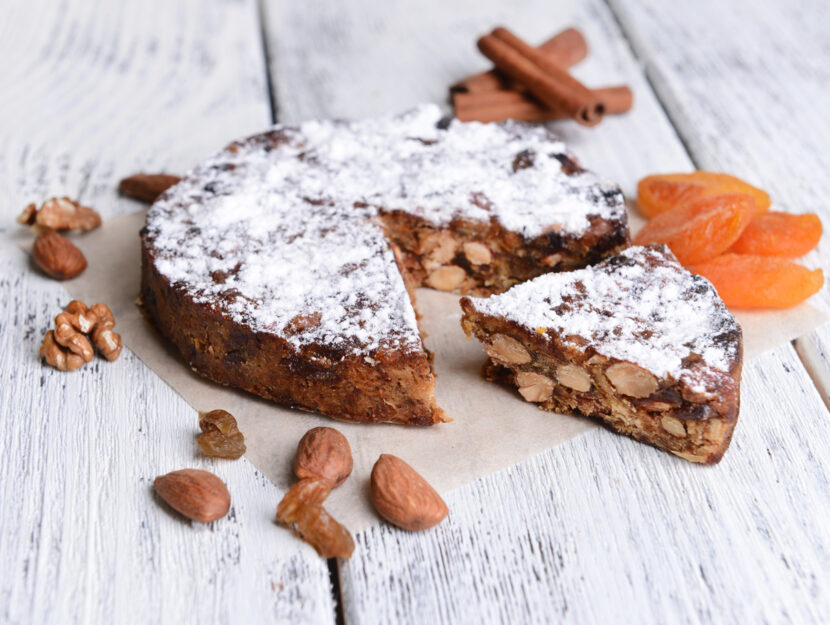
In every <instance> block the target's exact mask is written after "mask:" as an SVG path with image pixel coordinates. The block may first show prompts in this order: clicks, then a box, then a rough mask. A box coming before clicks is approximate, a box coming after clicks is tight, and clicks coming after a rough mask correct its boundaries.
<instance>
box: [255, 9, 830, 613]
mask: <svg viewBox="0 0 830 625" xmlns="http://www.w3.org/2000/svg"><path fill="white" fill-rule="evenodd" d="M669 10H670V8H669V6H668V5H666V6H665V7H664V11H669ZM266 18H267V26H268V34H269V48H270V51H271V59H272V64H271V69H272V71H273V75H272V80H273V82H274V84H275V86H276V89H275V94H276V108H277V110H278V111H279V112H280V118H281V120H283V121H289V122H294V121H298V120H299V119H302V118H306V117H314V116H335V117H357V116H362V115H370V114H376V113H382V112H387V111H393V110H400V109H403V108H406V107H407V106H411V105H412V104H414V103H416V102H419V101H444V99H445V97H446V88H447V86H448V85H449V84H451V83H452V82H454V81H455V80H457V79H458V78H461V77H463V76H465V75H467V74H469V73H471V72H475V71H478V70H482V69H485V68H486V66H487V63H486V61H484V60H483V59H482V58H481V57H480V56H479V55H478V54H477V53H476V51H475V46H474V42H475V39H476V37H477V36H478V35H480V34H482V33H484V32H486V31H488V30H489V29H491V28H492V27H493V26H494V25H496V24H500V23H503V24H505V25H507V26H508V27H509V28H511V29H513V30H515V31H516V32H517V33H519V34H521V35H522V36H524V37H527V38H528V39H529V40H530V41H537V40H538V41H541V40H542V39H544V38H545V37H546V36H549V35H550V34H551V33H552V32H554V31H556V30H558V29H560V28H563V27H565V26H568V25H576V26H578V27H579V28H581V29H583V30H584V32H585V34H586V36H587V39H588V43H589V47H590V53H589V57H588V59H587V60H586V61H585V62H584V63H582V64H580V65H579V66H578V67H577V68H575V69H576V72H577V75H578V76H579V78H580V79H582V80H583V81H584V82H586V83H587V84H589V85H591V84H596V85H598V84H607V83H614V84H616V83H623V82H628V83H629V84H631V85H632V87H633V89H634V92H635V107H634V110H633V111H632V113H630V114H629V115H626V116H622V117H619V118H609V119H607V120H606V121H604V122H603V124H602V125H601V126H600V127H598V128H596V129H585V128H580V127H577V126H576V125H575V124H570V123H567V122H564V123H557V124H554V127H555V128H556V129H557V130H558V131H559V132H560V133H561V134H562V135H563V137H564V138H565V139H566V140H567V141H568V142H569V143H570V145H571V147H572V148H573V149H574V151H575V152H576V153H577V155H578V156H580V157H581V159H582V161H583V162H584V163H585V164H586V165H587V166H589V167H591V168H594V169H596V170H598V171H600V172H601V173H603V174H605V175H607V176H608V177H609V178H611V179H613V180H616V181H619V182H620V183H621V184H622V186H623V189H624V191H625V192H626V194H627V196H628V197H633V196H634V195H635V194H634V191H635V185H636V181H637V179H639V178H640V177H642V176H643V175H645V174H647V173H652V172H654V171H660V170H679V171H684V170H690V169H692V168H693V163H692V161H691V159H690V158H689V156H688V154H687V153H686V151H685V149H684V146H683V143H682V142H681V141H680V140H679V139H678V137H677V135H676V133H675V130H674V128H673V127H672V125H671V123H670V122H669V121H668V119H667V117H666V115H665V113H664V111H663V109H662V105H661V103H659V102H658V101H657V99H656V98H655V96H654V95H653V93H652V92H651V88H650V86H649V85H648V83H647V81H646V80H645V76H644V75H643V73H642V71H641V68H640V66H639V64H638V62H637V61H636V60H635V58H634V56H633V54H632V52H631V50H630V48H629V46H628V43H627V42H626V40H625V39H624V37H623V36H622V34H621V32H620V31H619V28H618V24H617V22H616V20H615V19H614V16H613V15H612V14H611V13H610V11H609V10H608V9H607V7H606V6H605V5H604V4H602V3H601V2H598V1H593V2H587V3H577V2H564V3H545V2H535V1H531V2H522V3H518V4H510V5H508V4H507V3H501V2H496V1H483V2H482V1H479V2H459V3H451V4H450V3H438V2H431V3H427V4H424V3H423V2H419V3H414V2H397V3H384V4H383V5H377V6H376V5H374V4H370V3H368V2H367V3H361V9H360V10H357V9H356V8H355V7H354V5H349V7H348V8H347V7H346V5H341V4H339V3H334V2H326V1H323V0H318V1H316V2H311V3H304V4H303V6H302V7H299V6H295V5H292V4H291V3H279V4H277V3H272V4H268V5H267V11H266ZM309 50H314V52H313V53H311V52H308V51H309ZM744 380H745V381H744V393H743V396H744V409H743V411H742V416H741V422H740V424H739V426H738V429H737V433H736V436H735V440H734V442H733V446H732V449H731V450H730V451H729V452H728V453H727V455H726V457H725V459H724V460H723V461H722V463H721V464H720V465H718V466H717V467H711V468H705V467H699V466H694V465H690V464H687V463H684V462H682V461H679V460H678V459H676V458H673V457H671V456H668V455H666V454H664V453H661V452H658V451H656V450H654V449H651V448H648V447H645V446H642V445H639V444H637V443H634V442H632V441H630V440H627V439H623V438H620V437H618V436H615V435H613V434H611V433H609V432H607V431H605V430H600V431H597V432H594V433H589V434H587V435H584V436H582V437H579V438H578V439H575V440H573V441H571V442H569V443H566V444H564V445H562V446H559V447H557V448H554V449H552V450H551V451H549V452H548V453H546V454H542V455H540V456H539V457H537V458H534V459H532V460H530V461H528V462H525V463H522V464H520V465H518V466H516V467H515V468H513V469H511V470H507V471H503V472H501V473H499V474H496V475H493V476H490V477H487V478H484V479H482V480H480V481H478V482H476V483H474V484H472V485H470V486H468V487H465V488H462V489H459V490H458V491H456V492H455V493H452V494H451V495H450V496H449V497H448V498H447V500H448V503H449V505H450V509H451V513H450V518H449V520H448V521H447V522H446V523H445V524H443V525H441V526H439V527H438V528H435V529H434V530H431V531H429V532H426V533H421V534H408V533H405V532H401V531H398V530H395V529H393V528H390V527H389V526H379V527H376V528H373V529H371V530H368V531H366V532H364V533H362V534H361V535H359V536H358V537H357V542H358V548H357V550H356V552H355V556H354V557H353V558H352V560H350V561H349V562H347V563H343V564H341V566H340V573H341V588H342V600H343V605H344V612H345V616H346V621H347V622H349V623H388V622H404V623H431V622H442V623H444V622H446V623H450V622H486V623H497V622H522V623H525V622H540V623H547V622H560V621H561V622H573V623H605V622H660V623H709V622H713V621H715V622H731V621H737V620H739V619H740V620H741V621H746V622H765V621H766V622H780V621H787V620H792V621H794V622H821V618H822V615H823V614H824V613H826V612H827V610H828V608H830V604H829V603H828V602H830V598H828V589H827V583H826V580H827V578H828V573H830V568H828V545H830V543H828V537H829V535H828V531H827V530H826V529H825V528H824V527H823V523H822V518H823V517H824V515H825V514H826V512H827V507H826V505H827V497H826V496H827V493H828V482H827V478H826V475H827V465H826V462H825V461H824V460H823V459H822V458H821V457H820V456H821V455H822V450H823V449H824V447H826V445H827V441H828V440H830V432H828V416H830V415H828V413H827V410H826V409H825V407H824V405H823V404H822V402H821V399H820V397H819V395H818V393H817V392H816V390H815V387H814V386H813V384H812V382H811V380H810V379H809V377H808V375H807V373H806V372H805V370H804V368H803V367H802V365H801V363H800V362H799V360H798V358H797V356H796V354H795V352H794V350H793V349H792V347H790V346H783V347H781V348H778V349H777V350H775V351H774V352H772V353H769V354H767V355H765V356H763V357H761V358H759V359H758V360H756V361H754V362H752V363H750V364H748V366H747V367H746V373H745V378H744ZM781 389H786V392H785V393H782V391H781ZM389 451H390V452H391V453H394V450H393V449H390V450H389Z"/></svg>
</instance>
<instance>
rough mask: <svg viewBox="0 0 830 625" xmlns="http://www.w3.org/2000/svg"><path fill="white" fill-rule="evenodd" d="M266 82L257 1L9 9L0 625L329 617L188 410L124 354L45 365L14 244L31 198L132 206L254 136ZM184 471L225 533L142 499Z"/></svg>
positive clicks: (2, 172) (244, 478) (266, 492)
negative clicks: (207, 454) (203, 474)
mask: <svg viewBox="0 0 830 625" xmlns="http://www.w3.org/2000/svg"><path fill="white" fill-rule="evenodd" d="M265 78H266V72H265V66H264V59H263V56H262V50H261V42H260V29H259V23H258V13H257V6H256V2H255V1H254V0H244V1H241V2H232V3H227V2H226V3H207V4H206V3H202V2H198V1H196V0H187V1H184V2H179V3H175V4H173V3H168V2H163V1H162V0H155V1H152V2H122V3H110V2H103V1H100V2H97V3H91V2H81V1H67V2H63V3H62V4H61V5H60V6H59V7H56V6H55V4H54V3H52V2H46V1H42V2H25V3H24V2H18V3H12V5H11V6H5V7H4V19H3V20H2V21H0V84H2V85H3V98H0V119H2V120H3V123H2V124H0V141H2V145H3V150H2V152H0V186H2V188H3V197H2V199H0V214H1V215H2V219H0V224H2V230H3V232H2V235H1V236H2V238H3V245H2V246H0V263H2V264H3V272H2V277H0V346H2V353H0V368H2V371H3V372H4V376H3V389H2V391H0V415H2V417H0V419H2V424H3V425H2V428H0V472H1V473H0V474H2V475H3V479H2V480H0V527H1V528H2V531H1V532H0V562H2V563H3V567H2V571H0V622H3V623H59V622H84V623H106V622H114V623H124V622H141V623H196V622H210V623H231V622H252V623H260V622H291V623H300V622H305V623H323V622H331V621H333V618H334V610H333V603H332V594H331V586H330V577H329V572H328V568H327V566H326V563H325V562H324V561H322V560H321V559H320V558H319V557H318V556H317V555H316V554H315V553H314V552H313V550H312V549H311V548H309V547H307V546H305V545H304V544H303V543H301V542H300V541H298V540H296V539H294V538H292V537H291V536H290V535H289V534H288V533H287V532H285V530H282V529H280V528H277V527H276V526H275V525H274V523H273V515H274V510H275V506H276V502H277V501H278V499H279V496H280V493H278V492H277V490H276V489H275V488H274V486H273V485H272V484H270V483H269V482H268V481H267V480H266V479H264V478H263V476H262V475H261V474H259V473H258V472H257V471H256V469H255V468H254V467H253V466H252V465H251V464H250V463H248V462H247V461H245V460H240V461H237V462H218V461H209V460H207V459H205V458H202V457H200V456H199V455H197V454H196V451H195V450H196V447H195V432H196V431H197V430H198V425H197V423H198V421H197V419H198V417H197V415H196V414H195V412H194V411H193V409H192V408H190V406H188V405H187V404H186V403H185V402H184V401H183V400H182V399H181V398H179V397H178V396H177V395H176V394H175V393H174V392H173V391H172V390H171V389H170V388H169V387H168V386H166V385H165V384H164V382H163V381H162V380H160V379H159V378H158V377H157V376H156V375H155V374H154V373H153V372H151V371H150V370H149V369H147V368H146V367H145V366H144V365H143V364H142V363H141V362H140V361H139V360H138V359H137V358H136V357H135V356H134V355H133V354H132V353H131V352H129V351H128V350H124V353H123V354H122V356H121V358H120V359H119V360H118V361H116V362H115V363H107V362H105V361H103V360H101V359H96V360H95V361H94V362H93V363H92V364H90V365H87V366H86V367H84V368H83V369H82V370H81V371H78V372H75V373H71V374H65V373H61V372H58V371H56V370H53V369H51V368H47V367H44V366H42V365H41V363H40V360H39V358H38V357H37V352H38V348H39V346H40V341H41V339H42V336H43V333H44V332H45V330H46V328H48V327H49V326H50V325H51V323H52V319H53V317H54V316H55V314H56V313H57V312H58V311H59V310H60V307H61V305H63V304H66V302H67V301H68V298H67V296H66V292H65V291H64V290H63V289H62V288H61V287H60V285H59V284H58V283H56V282H54V281H51V280H48V279H46V278H44V277H42V276H41V275H40V274H39V273H37V272H35V271H33V270H32V268H31V266H30V263H29V260H28V258H27V257H26V256H25V255H24V254H23V253H22V252H21V251H20V250H19V249H18V248H17V246H16V245H14V242H16V241H18V240H21V239H24V238H27V237H30V236H31V235H30V234H29V233H28V231H25V230H24V229H22V228H20V227H19V226H17V224H14V221H13V220H14V217H15V215H16V214H17V212H19V210H20V208H21V207H22V206H23V205H24V204H25V203H27V202H29V201H32V200H35V199H44V198H45V197H46V196H47V194H64V193H65V194H68V195H71V196H74V197H78V198H80V199H81V200H83V201H85V202H87V203H89V204H91V205H92V206H94V207H96V208H97V209H98V210H99V211H100V212H101V213H102V214H103V215H104V217H105V218H106V217H111V216H114V215H117V214H121V213H125V212H127V211H134V210H138V209H139V208H140V207H139V206H138V205H137V204H135V203H134V202H131V201H129V200H125V199H121V198H118V197H116V194H115V187H116V185H117V181H118V179H119V178H120V177H121V176H123V175H126V174H129V173H132V172H134V171H137V170H141V169H149V170H168V171H173V172H179V171H183V170H185V169H187V168H188V167H190V166H191V165H192V164H194V163H195V162H197V161H198V160H200V159H202V158H203V157H204V156H205V155H206V154H208V153H209V152H210V151H212V150H214V149H216V148H218V147H220V146H221V145H223V144H225V143H227V142H228V141H230V140H232V139H234V138H236V137H237V136H239V135H243V134H246V133H250V132H254V131H257V130H260V129H261V128H263V127H265V126H267V125H268V124H269V122H270V108H269V104H268V101H267V89H266V85H265V82H266V81H265ZM79 244H80V245H81V247H83V237H80V238H79ZM184 466H191V467H202V468H207V469H209V470H213V471H215V472H216V473H217V474H218V475H219V476H220V477H221V478H222V479H224V480H225V481H226V482H227V483H228V486H229V488H230V491H231V493H232V497H233V507H232V510H231V513H230V514H229V516H228V517H227V518H225V519H223V520H220V521H217V522H215V523H213V524H210V525H199V524H193V525H191V524H190V523H188V522H185V521H183V520H182V519H181V517H179V516H178V515H177V514H175V513H174V512H172V511H171V510H170V509H168V508H166V507H165V506H163V505H161V504H160V502H159V501H158V500H156V498H155V496H154V494H153V490H152V480H153V478H154V477H155V476H156V475H158V474H161V473H165V472H167V471H170V470H174V469H178V468H182V467H184Z"/></svg>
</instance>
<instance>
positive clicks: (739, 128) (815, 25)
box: [610, 0, 830, 406]
mask: <svg viewBox="0 0 830 625" xmlns="http://www.w3.org/2000/svg"><path fill="white" fill-rule="evenodd" d="M610 2H611V5H612V7H613V9H614V11H615V12H616V14H617V15H618V16H619V19H620V22H621V23H622V25H623V27H624V28H625V30H626V33H627V34H628V35H629V36H630V38H631V42H632V46H633V47H634V49H635V50H636V52H637V54H638V56H640V57H641V58H642V59H643V60H644V62H645V67H646V70H647V72H648V75H649V77H650V78H651V81H652V83H653V84H654V86H655V89H656V90H657V93H658V94H659V96H660V98H661V100H662V101H663V102H664V103H665V106H666V111H667V113H668V114H669V116H670V117H671V119H672V120H673V121H674V123H675V124H676V125H677V129H678V132H679V133H680V135H681V137H682V138H683V140H684V142H685V143H686V145H687V146H688V148H689V151H690V154H691V156H692V158H693V160H694V162H695V164H696V165H697V166H698V167H699V168H701V169H714V170H719V171H721V170H722V171H727V172H729V173H734V174H736V175H738V176H741V177H743V178H746V179H747V180H748V181H750V182H752V183H753V184H757V185H758V186H760V187H762V188H764V189H766V190H767V191H769V193H770V195H771V196H772V199H773V207H772V209H773V210H783V211H788V212H794V213H806V212H812V213H818V214H819V215H820V216H821V218H822V221H823V222H824V225H825V228H826V227H827V226H828V224H830V205H828V202H827V198H828V197H830V180H828V178H827V173H826V172H827V171H828V168H830V152H828V150H827V146H828V145H830V118H828V116H827V114H826V111H827V86H826V85H827V81H828V80H830V54H828V51H827V25H828V24H830V5H829V4H828V3H827V2H822V1H820V0H817V1H809V2H804V3H800V4H799V6H798V10H794V9H793V6H792V5H791V4H790V3H787V2H782V1H778V0H765V1H763V2H755V1H752V0H740V1H738V2H733V3H730V5H729V10H723V4H722V3H718V2H716V1H715V0H704V1H703V2H679V3H673V6H672V8H671V10H668V9H667V7H662V6H660V5H657V4H655V3H652V2H648V1H646V0H610ZM713 16H717V17H716V18H713ZM803 262H804V264H806V265H808V266H810V267H813V268H814V267H823V268H825V270H826V269H827V268H828V267H830V237H827V236H825V237H823V239H822V241H821V243H820V244H819V247H818V248H817V250H816V251H815V252H812V253H810V254H809V255H808V256H806V257H805V258H804V259H803ZM811 302H813V303H814V304H815V305H817V306H821V307H822V308H823V310H825V311H827V312H830V290H828V289H827V288H825V289H823V290H822V291H821V292H820V293H819V294H818V295H817V296H815V297H814V298H813V299H812V300H811ZM796 344H797V349H798V353H799V354H800V355H801V357H802V358H803V359H804V362H805V366H806V367H807V369H808V370H810V371H811V372H812V375H813V379H814V382H815V383H816V385H817V386H818V387H819V390H820V392H821V393H822V396H823V397H824V398H825V402H827V405H828V406H830V375H828V370H830V360H828V353H830V324H825V325H824V326H823V327H821V328H819V329H817V330H816V331H815V332H813V333H811V334H810V335H809V336H807V337H804V338H802V339H798V341H797V342H796Z"/></svg>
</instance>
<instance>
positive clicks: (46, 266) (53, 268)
mask: <svg viewBox="0 0 830 625" xmlns="http://www.w3.org/2000/svg"><path fill="white" fill-rule="evenodd" d="M32 258H33V259H34V261H35V263H37V266H38V267H40V268H41V269H42V270H43V272H44V273H45V274H46V275H48V276H50V277H52V278H55V280H70V279H71V278H74V277H76V276H79V275H80V274H81V273H83V271H84V270H85V269H86V266H87V265H86V257H84V253H83V252H82V251H81V250H79V249H78V248H77V247H75V245H74V244H73V243H72V241H70V240H69V239H67V238H66V237H65V236H63V235H62V234H58V233H57V232H44V233H43V234H41V235H40V236H39V237H38V238H37V239H35V245H34V248H33V249H32Z"/></svg>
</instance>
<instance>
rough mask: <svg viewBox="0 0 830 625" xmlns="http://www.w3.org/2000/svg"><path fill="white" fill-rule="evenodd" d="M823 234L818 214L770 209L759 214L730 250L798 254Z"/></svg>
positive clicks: (770, 254) (777, 254) (807, 248)
mask: <svg viewBox="0 0 830 625" xmlns="http://www.w3.org/2000/svg"><path fill="white" fill-rule="evenodd" d="M820 238H821V220H820V219H819V218H818V216H817V215H813V214H807V215H792V214H790V213H778V212H772V211H770V212H768V213H762V214H760V215H756V216H755V217H754V218H753V220H752V221H751V222H749V225H748V226H747V227H746V230H744V232H743V234H742V235H741V237H740V238H739V239H738V240H737V241H735V244H734V245H733V246H732V247H731V248H730V249H729V251H730V252H735V253H736V254H757V255H760V256H784V257H786V258H798V257H799V256H804V254H806V253H807V252H809V251H810V250H811V249H813V248H814V247H815V246H816V245H818V241H819V239H820Z"/></svg>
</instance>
